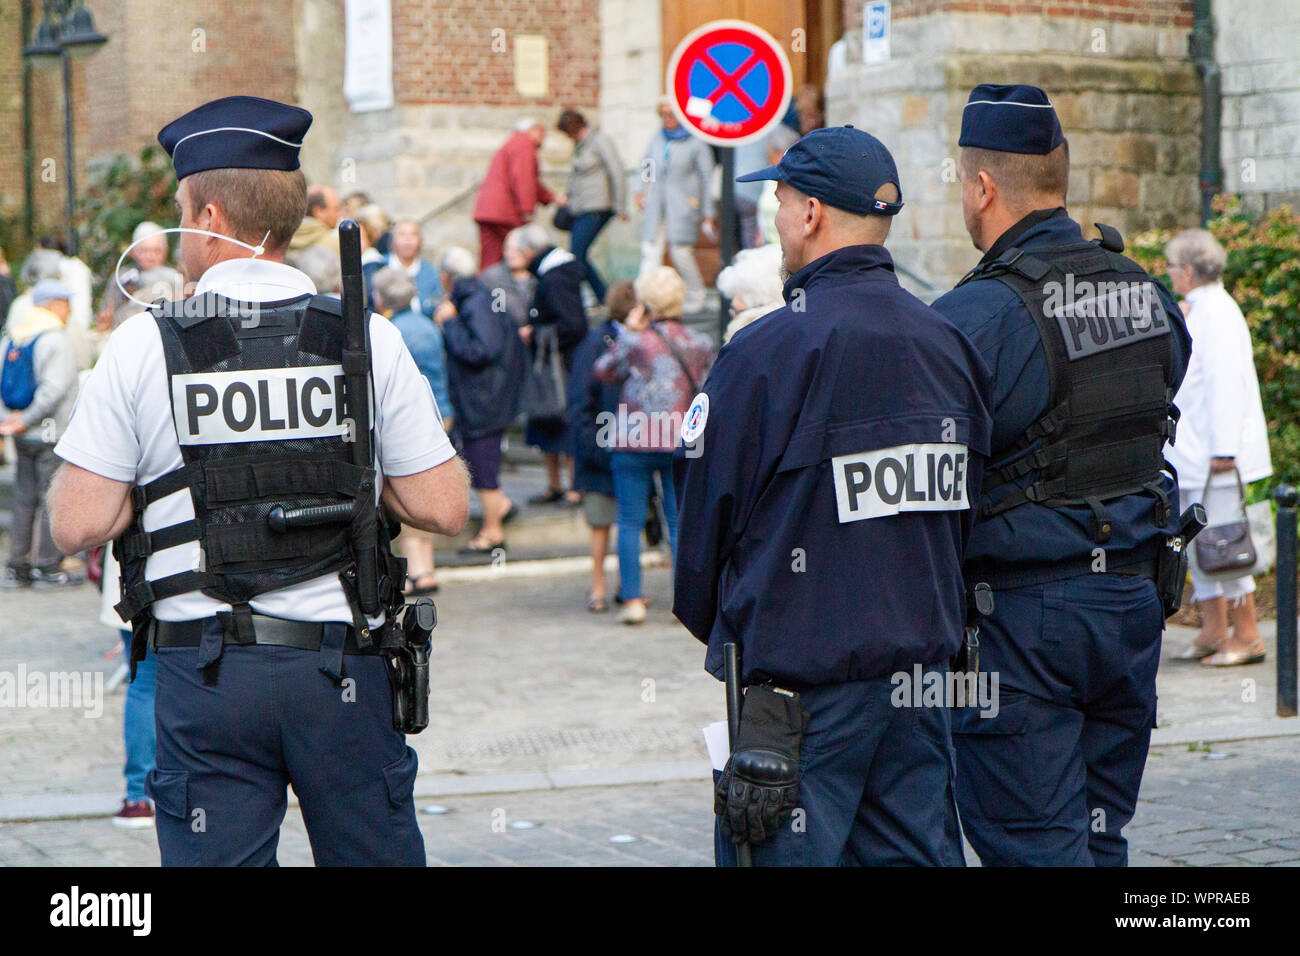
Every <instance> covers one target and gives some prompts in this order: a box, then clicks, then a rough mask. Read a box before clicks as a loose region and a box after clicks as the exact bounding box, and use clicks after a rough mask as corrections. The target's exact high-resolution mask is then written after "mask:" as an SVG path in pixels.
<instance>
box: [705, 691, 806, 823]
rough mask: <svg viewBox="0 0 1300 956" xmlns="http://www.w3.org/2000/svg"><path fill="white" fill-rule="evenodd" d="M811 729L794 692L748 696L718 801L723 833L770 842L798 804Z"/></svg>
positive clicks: (716, 794) (716, 810) (751, 693)
mask: <svg viewBox="0 0 1300 956" xmlns="http://www.w3.org/2000/svg"><path fill="white" fill-rule="evenodd" d="M807 726H808V715H807V714H806V713H804V710H803V708H802V707H800V706H799V695H798V694H796V693H794V692H793V691H782V690H776V689H774V688H771V687H751V688H749V689H748V690H747V691H745V703H744V708H743V710H742V712H741V716H740V728H739V730H738V732H737V734H736V748H735V751H734V752H733V753H732V755H731V759H729V760H728V761H727V766H726V767H725V768H723V771H722V779H720V780H719V781H718V786H717V790H716V791H715V792H714V800H713V812H714V813H716V814H717V815H718V817H719V819H720V822H721V824H722V832H723V833H725V834H726V835H727V836H729V837H730V838H731V840H732V842H733V843H749V844H750V845H752V846H757V845H758V844H760V843H763V842H765V841H766V840H768V839H769V838H771V837H772V836H773V835H774V834H775V833H776V831H777V828H778V827H780V826H781V824H782V822H783V821H784V820H785V819H786V817H788V816H789V815H790V813H791V811H792V810H794V808H795V807H796V806H797V805H798V802H799V743H800V741H801V740H802V739H803V732H804V728H805V727H807Z"/></svg>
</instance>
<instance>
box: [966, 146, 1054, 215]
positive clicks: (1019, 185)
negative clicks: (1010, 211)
mask: <svg viewBox="0 0 1300 956" xmlns="http://www.w3.org/2000/svg"><path fill="white" fill-rule="evenodd" d="M981 169H982V170H984V171H985V172H986V173H988V174H989V175H990V176H991V177H992V178H993V181H994V182H995V183H997V186H998V189H999V190H1001V192H1002V194H1003V196H1004V197H1005V198H1006V201H1007V204H1008V205H1009V206H1011V207H1012V208H1015V209H1025V210H1026V211H1028V210H1029V208H1030V207H1031V206H1033V204H1034V200H1035V199H1036V198H1037V197H1039V196H1059V197H1060V198H1061V199H1062V200H1064V199H1065V194H1066V191H1067V190H1068V189H1069V186H1070V142H1069V140H1065V141H1063V142H1062V143H1061V145H1060V146H1058V147H1056V149H1054V150H1052V151H1051V152H1050V153H1047V154H1046V155H1037V154H1033V153H1004V152H1002V151H1001V150H996V149H981V148H978V147H975V146H963V147H962V151H961V172H962V175H963V176H973V175H975V174H977V173H978V172H979V171H980V170H981Z"/></svg>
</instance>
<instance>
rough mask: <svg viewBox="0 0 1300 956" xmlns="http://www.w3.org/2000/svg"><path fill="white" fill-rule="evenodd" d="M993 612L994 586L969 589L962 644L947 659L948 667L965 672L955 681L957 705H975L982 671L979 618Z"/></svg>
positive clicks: (981, 618)
mask: <svg viewBox="0 0 1300 956" xmlns="http://www.w3.org/2000/svg"><path fill="white" fill-rule="evenodd" d="M992 613H993V589H992V588H991V587H989V586H988V585H987V584H985V583H982V582H981V583H980V584H977V585H975V586H974V587H973V588H971V589H970V590H969V591H968V592H966V627H965V628H964V630H963V632H962V641H961V647H960V648H958V649H957V653H956V654H954V655H953V656H952V657H951V658H949V660H948V670H949V671H950V672H952V673H954V674H960V675H962V679H961V680H957V681H955V682H954V690H955V693H954V695H953V696H954V699H953V702H952V705H953V706H954V707H974V706H975V703H976V702H975V697H974V695H975V688H976V686H977V684H976V682H977V681H978V679H979V671H980V621H982V620H983V619H984V618H986V617H988V616H989V615H990V614H992Z"/></svg>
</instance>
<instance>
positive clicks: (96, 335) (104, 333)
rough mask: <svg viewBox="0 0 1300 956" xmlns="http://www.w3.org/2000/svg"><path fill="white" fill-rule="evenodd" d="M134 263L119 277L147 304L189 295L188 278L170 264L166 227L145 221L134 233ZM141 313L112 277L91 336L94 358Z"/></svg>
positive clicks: (139, 308) (128, 290)
mask: <svg viewBox="0 0 1300 956" xmlns="http://www.w3.org/2000/svg"><path fill="white" fill-rule="evenodd" d="M131 242H132V243H134V246H133V247H132V249H131V260H132V262H133V263H134V265H133V266H128V267H126V268H124V269H122V271H121V273H120V275H119V276H118V278H120V279H121V282H122V286H123V287H124V288H125V289H126V291H127V292H129V293H131V295H133V296H135V297H136V298H137V299H140V300H141V301H143V302H152V301H154V300H155V299H159V298H162V299H173V300H175V299H180V298H182V297H183V296H184V294H185V278H184V276H182V275H181V274H180V272H178V271H177V270H175V269H173V268H172V267H171V266H169V265H167V258H168V256H169V255H170V254H171V247H170V246H169V245H168V244H167V235H166V233H164V232H163V228H162V226H160V225H158V224H157V223H155V222H142V223H140V224H139V225H138V226H136V227H135V231H134V232H132V233H131ZM140 311H141V307H140V306H139V305H138V304H137V303H135V302H133V301H131V300H130V299H128V298H127V297H126V296H125V295H123V294H122V290H121V289H119V288H118V287H117V282H116V281H115V280H114V277H113V276H111V275H110V276H108V280H107V282H105V287H104V298H103V299H102V300H101V302H100V306H99V311H98V312H97V313H95V328H94V330H93V331H92V333H91V336H90V342H91V355H92V357H93V358H95V359H98V358H99V353H100V352H102V351H103V350H104V345H105V344H106V343H107V341H108V336H109V335H110V334H111V333H112V331H113V330H114V329H116V328H117V327H118V326H119V325H121V324H122V323H123V322H125V321H126V320H127V319H129V318H130V317H131V316H133V315H135V314H136V313H137V312H140Z"/></svg>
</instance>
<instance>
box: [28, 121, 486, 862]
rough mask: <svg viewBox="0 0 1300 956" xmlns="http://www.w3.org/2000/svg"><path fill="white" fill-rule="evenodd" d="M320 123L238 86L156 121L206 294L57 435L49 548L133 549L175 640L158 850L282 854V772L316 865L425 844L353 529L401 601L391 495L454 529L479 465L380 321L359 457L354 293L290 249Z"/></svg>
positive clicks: (164, 664)
mask: <svg viewBox="0 0 1300 956" xmlns="http://www.w3.org/2000/svg"><path fill="white" fill-rule="evenodd" d="M311 121H312V117H311V114H309V113H307V112H306V111H305V110H301V109H298V108H296V107H292V106H287V105H284V104H281V103H275V102H272V101H269V100H264V99H259V98H256V97H248V96H236V97H226V98H224V99H220V100H215V101H213V102H210V103H207V104H205V105H203V106H200V107H198V108H197V109H195V110H193V111H191V112H190V113H187V114H186V115H185V116H182V117H180V118H179V119H177V120H175V121H174V122H172V123H171V124H169V125H168V126H167V127H166V128H164V129H163V130H162V132H161V133H160V134H159V137H158V138H159V142H160V143H162V145H163V147H164V148H165V149H166V150H167V152H168V154H169V155H170V156H171V157H172V161H173V163H174V165H175V167H176V176H177V180H178V187H177V190H176V202H177V205H178V207H179V208H178V212H179V214H180V218H181V229H182V230H185V231H183V233H182V239H181V244H180V252H181V260H182V264H183V266H184V269H185V272H186V274H187V277H188V278H190V279H191V280H197V287H196V289H195V293H196V294H195V297H194V298H191V299H188V300H186V301H185V303H183V304H173V305H171V306H156V307H155V308H154V309H152V310H150V311H147V312H142V313H141V314H139V315H136V316H134V317H133V318H131V319H128V320H127V321H126V322H124V323H123V324H122V326H121V327H120V328H119V329H118V330H117V331H116V332H115V333H114V334H113V335H112V337H111V339H110V340H109V343H108V346H107V348H106V350H105V352H104V354H103V357H102V358H101V359H100V361H99V363H98V364H97V365H96V366H95V368H94V371H93V372H92V373H91V375H90V377H89V378H88V380H87V381H86V384H85V387H84V388H83V390H82V392H81V397H80V400H79V402H78V404H77V407H76V409H75V411H74V413H73V417H72V421H71V423H70V424H69V426H68V429H67V431H66V433H65V434H64V436H63V439H62V440H61V441H60V442H59V444H58V445H57V447H56V448H55V453H56V454H57V455H58V456H59V457H60V458H62V459H64V461H65V462H66V464H64V465H63V466H62V468H61V470H60V472H59V474H58V476H57V477H56V480H55V485H54V489H53V491H52V493H51V510H52V528H53V533H54V536H55V539H56V540H57V541H58V543H59V544H60V546H61V547H62V548H63V549H64V551H65V552H67V553H75V552H78V551H81V550H84V549H85V548H88V547H92V546H94V545H96V544H100V543H103V542H105V541H108V540H110V539H117V540H116V542H115V549H116V550H117V553H118V554H119V557H121V558H123V559H124V560H123V584H122V595H123V602H122V603H121V604H119V605H118V608H119V610H120V611H122V612H123V613H124V617H129V618H130V619H131V620H132V624H133V628H134V630H135V646H134V647H133V655H132V656H133V658H138V657H141V656H143V650H144V643H145V641H146V640H148V641H151V642H152V643H153V645H154V646H155V647H156V648H157V650H158V675H157V704H156V720H157V727H158V751H157V768H156V769H155V770H154V771H153V772H152V773H151V775H150V779H149V783H148V791H149V793H150V796H151V797H153V799H154V801H155V803H156V806H157V811H158V812H157V818H158V841H159V847H160V849H161V851H162V862H163V864H164V865H171V864H179V865H239V864H252V865H274V864H275V860H276V845H277V842H278V839H279V826H280V823H281V821H282V819H283V817H284V813H285V807H286V786H287V785H289V784H292V786H293V788H294V791H295V793H296V794H297V796H298V799H299V802H300V806H301V810H302V814H303V818H304V821H305V823H306V826H307V831H308V836H309V837H310V839H311V844H312V850H313V854H314V856H315V860H316V862H317V864H320V865H328V864H333V865H360V864H368V865H382V864H404V865H423V863H424V859H425V857H424V845H423V840H422V838H421V836H420V831H419V829H418V827H417V825H416V818H415V808H414V803H413V799H412V788H413V783H414V779H415V774H416V756H415V752H414V751H413V750H411V749H410V748H409V747H408V746H406V741H405V738H404V736H403V735H402V734H401V733H400V732H398V731H397V730H395V729H394V720H393V704H392V700H391V697H390V687H389V678H388V675H387V673H386V670H385V668H386V665H385V657H384V656H383V654H382V653H381V644H383V641H384V640H385V639H386V638H385V635H390V634H391V633H392V632H393V631H395V630H396V628H395V627H393V626H388V627H385V626H384V621H385V617H384V615H383V614H382V613H381V614H379V615H376V614H373V613H363V611H362V610H360V608H359V603H358V600H357V590H356V582H357V580H358V574H357V568H358V557H357V553H356V551H355V550H354V547H353V545H354V543H355V541H356V538H355V536H354V534H355V532H354V529H355V528H356V527H358V526H362V525H366V523H367V522H377V524H378V526H379V528H380V532H379V534H378V538H379V542H380V547H379V552H380V558H379V560H380V561H381V562H389V563H384V564H381V565H380V578H379V580H380V582H381V590H382V591H383V592H384V593H385V595H388V596H391V593H392V590H393V588H397V589H399V590H400V587H401V581H400V575H401V571H400V568H399V566H397V565H395V564H393V563H391V561H390V559H389V552H388V547H387V545H388V537H387V530H386V529H385V527H384V522H383V521H382V520H380V518H379V513H378V510H377V508H376V507H374V503H375V498H376V496H378V497H381V498H382V502H383V505H384V506H385V507H386V508H387V510H388V512H389V513H390V514H392V515H393V516H395V517H396V518H397V519H399V520H400V521H401V522H403V523H406V524H409V525H412V526H414V527H417V528H422V529H424V530H428V531H433V532H437V533H440V534H449V535H451V534H456V533H457V532H458V531H459V530H460V528H461V527H462V526H463V524H464V523H465V520H466V516H467V490H466V485H467V482H466V475H465V470H464V467H463V465H462V463H461V462H460V460H459V459H458V458H457V457H456V455H455V452H454V450H453V449H452V446H451V444H450V442H449V441H448V439H447V436H446V434H445V432H444V431H443V428H442V425H441V420H440V418H439V414H438V410H437V406H436V403H435V402H434V399H433V396H432V393H431V392H430V390H429V386H428V383H427V382H426V381H425V379H424V377H423V376H422V375H421V374H420V372H419V370H418V369H417V368H416V366H415V363H414V362H413V361H412V359H411V356H410V354H409V353H408V352H407V350H406V348H405V347H404V346H403V344H402V340H401V337H400V336H399V335H398V334H397V332H396V331H395V330H394V329H393V328H392V326H391V325H390V324H389V323H388V322H386V321H384V320H383V319H382V318H380V317H378V316H374V315H372V316H370V317H369V334H370V366H371V369H370V374H371V387H372V404H371V407H372V425H373V436H374V448H375V471H376V472H377V474H374V473H371V472H370V471H369V470H368V469H364V468H361V467H359V466H356V465H353V464H352V463H351V460H350V457H349V449H350V445H349V442H350V440H351V436H350V433H349V428H350V427H351V426H352V424H353V423H352V422H351V420H350V418H349V417H345V416H344V414H343V412H344V408H343V406H342V404H341V400H342V397H343V396H342V392H343V375H342V363H343V362H344V361H345V359H344V358H343V355H342V353H343V350H344V344H343V339H344V333H343V323H342V319H341V318H340V314H339V309H338V303H337V300H334V299H330V298H328V297H325V296H316V289H315V288H314V286H313V285H312V282H311V280H310V279H308V278H307V276H305V275H304V274H302V273H301V272H299V271H298V270H296V269H293V268H291V267H289V266H287V265H285V264H284V262H283V256H284V252H285V250H286V249H287V248H288V244H289V240H290V238H291V237H292V235H293V233H294V231H295V230H296V229H297V227H298V224H299V223H300V222H301V221H302V218H303V215H304V214H305V211H306V204H307V199H306V181H305V179H304V178H303V175H302V173H301V171H300V170H299V160H298V152H299V149H300V147H301V145H302V138H303V135H304V134H305V133H306V131H307V128H308V127H309V126H310V125H311ZM250 250H251V255H250ZM250 317H251V318H250ZM342 502H349V503H351V505H352V515H353V517H352V519H351V523H350V524H349V523H347V522H345V523H343V524H341V525H340V524H334V525H324V526H319V527H311V528H305V529H300V530H293V531H284V533H283V534H282V535H281V536H279V537H277V535H276V533H275V532H276V530H277V529H276V528H275V526H274V525H273V523H272V521H271V520H269V519H268V517H267V515H268V512H269V511H271V510H272V509H273V508H274V507H275V506H277V505H278V506H281V507H284V508H298V507H305V506H309V505H319V504H326V505H329V504H334V505H336V506H337V505H338V504H339V503H342ZM268 527H269V528H270V530H268ZM385 603H386V606H387V607H389V608H390V610H391V608H393V607H394V606H395V605H393V604H392V603H391V602H387V601H386V602H385ZM387 620H389V621H391V620H392V615H391V613H390V614H389V616H388V618H387Z"/></svg>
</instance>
